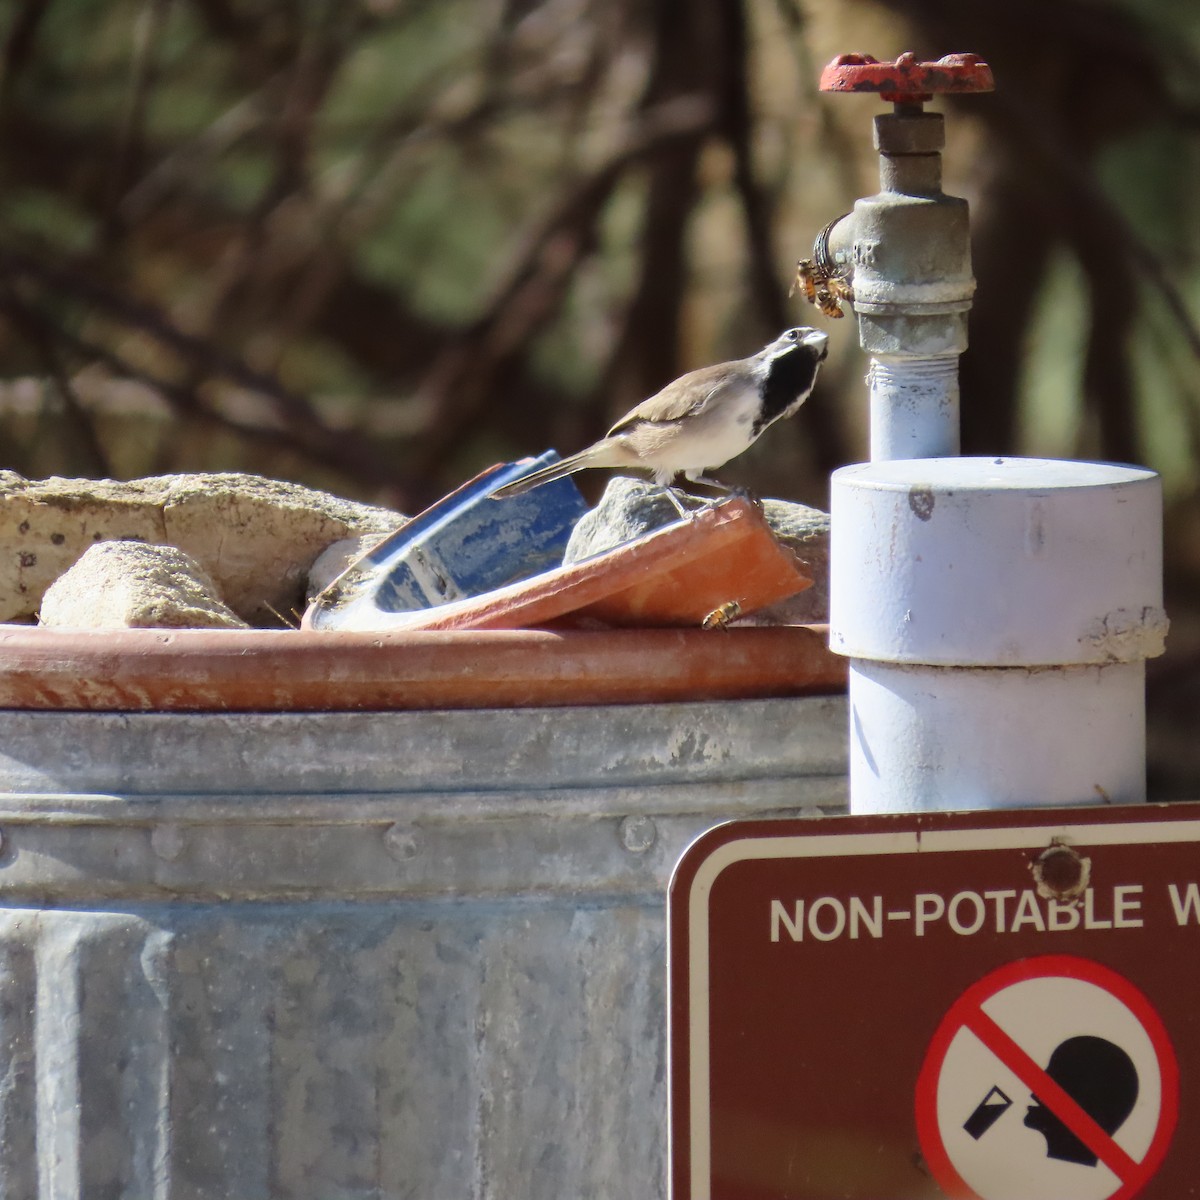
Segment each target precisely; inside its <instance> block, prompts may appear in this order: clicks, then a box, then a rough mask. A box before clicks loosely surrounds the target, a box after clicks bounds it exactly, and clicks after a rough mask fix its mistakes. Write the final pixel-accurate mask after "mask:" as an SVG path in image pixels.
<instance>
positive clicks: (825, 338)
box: [804, 329, 829, 362]
mask: <svg viewBox="0 0 1200 1200" xmlns="http://www.w3.org/2000/svg"><path fill="white" fill-rule="evenodd" d="M804 344H805V345H806V346H811V347H812V348H813V349H814V350H815V351H816V352H817V357H818V359H819V360H820V361H821V362H824V361H825V358H826V356H827V355H828V354H829V334H827V333H822V332H821V330H819V329H812V330H809V332H808V333H806V334H805V335H804Z"/></svg>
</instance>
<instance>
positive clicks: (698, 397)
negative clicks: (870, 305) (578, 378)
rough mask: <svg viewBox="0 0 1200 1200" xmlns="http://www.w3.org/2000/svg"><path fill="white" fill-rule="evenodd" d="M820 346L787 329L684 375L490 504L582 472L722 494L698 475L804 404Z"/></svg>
mask: <svg viewBox="0 0 1200 1200" xmlns="http://www.w3.org/2000/svg"><path fill="white" fill-rule="evenodd" d="M828 343H829V338H828V336H827V335H826V334H824V333H822V332H821V331H820V330H818V329H809V328H800V329H789V330H788V331H787V332H786V333H783V334H780V336H779V337H777V338H776V339H775V340H774V341H773V342H772V343H771V344H770V345H769V346H767V347H765V348H764V349H762V350H760V351H759V352H758V353H757V354H752V355H751V356H750V357H749V358H739V359H736V360H735V361H733V362H724V363H717V364H716V365H715V366H712V367H701V368H700V369H699V370H698V371H689V372H688V374H686V375H681V376H680V377H679V378H678V379H676V380H675V381H674V382H673V383H669V384H667V386H666V387H665V388H663V389H662V391H661V392H657V393H655V395H653V396H651V397H650V398H649V399H648V400H643V401H642V402H641V404H639V405H638V406H637V407H636V408H634V409H632V410H631V411H630V412H628V413H626V414H625V416H623V417H622V418H621V419H620V420H619V421H618V422H617V423H616V424H615V425H614V426H613V427H612V428H611V429H610V430H609V431H608V433H606V434H605V435H604V437H602V438H601V439H600V440H599V441H598V442H594V443H593V444H592V445H590V446H588V447H587V449H586V450H580V451H579V453H578V454H572V455H571V456H570V457H568V458H564V459H563V460H562V461H561V462H556V463H553V464H552V465H550V466H548V467H543V468H542V469H541V470H540V471H534V472H533V474H532V475H526V476H525V477H524V478H523V479H518V480H516V481H515V482H513V483H508V484H505V485H504V487H501V488H497V489H496V490H495V491H494V492H493V493H492V497H493V498H494V499H504V498H506V497H508V496H519V495H520V494H521V493H522V492H527V491H529V489H530V488H535V487H537V486H538V485H539V484H542V483H549V482H550V481H551V480H552V479H561V478H562V477H563V476H564V475H573V474H574V473H575V472H576V471H582V470H583V469H584V468H585V467H641V468H643V469H644V470H647V471H652V472H653V473H654V480H655V482H656V483H659V484H662V485H664V486H666V485H669V484H670V482H671V480H673V479H674V478H675V476H676V475H678V474H680V473H681V472H682V474H683V475H684V476H685V477H686V478H687V479H689V480H692V481H693V482H697V483H707V484H711V485H715V486H717V487H724V486H725V485H724V484H721V483H719V482H718V481H717V480H715V479H707V478H705V476H704V472H705V471H706V470H711V469H715V468H716V467H719V466H721V465H722V464H723V463H727V462H728V461H729V460H730V459H731V458H736V457H737V456H738V455H739V454H741V453H742V451H743V450H747V449H749V447H750V446H751V445H752V444H753V443H754V442H755V440H756V439H757V438H758V436H759V434H761V433H762V431H763V430H764V429H766V427H767V426H768V425H772V424H774V422H776V421H778V420H780V419H782V418H783V417H790V416H791V415H792V414H793V413H794V412H795V411H796V410H797V409H798V408H799V407H800V405H801V404H803V403H804V401H805V400H807V399H808V396H809V393H810V392H811V391H812V389H813V384H814V383H815V382H816V380H817V370H818V368H819V367H820V365H821V363H823V362H824V361H825V356H826V354H827V353H828Z"/></svg>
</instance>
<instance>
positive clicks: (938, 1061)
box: [916, 954, 1179, 1200]
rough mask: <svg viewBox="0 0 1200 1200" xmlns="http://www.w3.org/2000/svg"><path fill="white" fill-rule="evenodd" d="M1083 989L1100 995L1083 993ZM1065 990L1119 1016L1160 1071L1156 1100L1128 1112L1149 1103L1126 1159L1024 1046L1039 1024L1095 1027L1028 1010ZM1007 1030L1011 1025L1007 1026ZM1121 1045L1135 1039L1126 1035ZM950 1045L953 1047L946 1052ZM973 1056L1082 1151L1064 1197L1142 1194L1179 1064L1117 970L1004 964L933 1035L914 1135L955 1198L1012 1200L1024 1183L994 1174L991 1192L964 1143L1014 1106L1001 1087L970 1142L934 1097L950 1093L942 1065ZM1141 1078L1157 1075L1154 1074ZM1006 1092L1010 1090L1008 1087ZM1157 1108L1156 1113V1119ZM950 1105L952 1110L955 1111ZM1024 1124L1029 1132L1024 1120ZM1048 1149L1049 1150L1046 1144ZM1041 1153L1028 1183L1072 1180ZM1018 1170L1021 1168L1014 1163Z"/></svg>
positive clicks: (1175, 1101) (1159, 1157) (1085, 963)
mask: <svg viewBox="0 0 1200 1200" xmlns="http://www.w3.org/2000/svg"><path fill="white" fill-rule="evenodd" d="M1072 981H1074V982H1072ZM1080 985H1083V986H1082V987H1080ZM1088 986H1090V987H1092V988H1095V989H1099V991H1098V992H1093V993H1089V992H1088V991H1087V988H1088ZM1063 987H1066V988H1067V989H1070V988H1072V987H1073V988H1075V992H1076V993H1077V994H1081V995H1083V996H1084V997H1085V998H1086V997H1087V996H1088V995H1092V996H1094V997H1095V998H1096V999H1097V1001H1099V1003H1100V1006H1101V1007H1102V1008H1105V1009H1107V1010H1108V1012H1109V1014H1110V1018H1109V1019H1110V1020H1111V1014H1117V1017H1118V1025H1120V1024H1122V1023H1123V1024H1124V1026H1125V1027H1126V1029H1127V1030H1132V1031H1135V1037H1134V1038H1133V1039H1132V1040H1136V1041H1137V1042H1138V1043H1139V1044H1141V1045H1142V1046H1143V1047H1144V1048H1143V1051H1142V1057H1143V1059H1144V1060H1146V1061H1147V1062H1149V1063H1150V1065H1151V1066H1152V1067H1153V1066H1155V1065H1156V1068H1157V1076H1158V1079H1157V1088H1155V1089H1154V1091H1155V1092H1156V1094H1154V1095H1151V1096H1149V1097H1147V1096H1146V1095H1145V1089H1143V1092H1142V1094H1140V1095H1139V1097H1138V1100H1137V1105H1136V1106H1135V1108H1134V1111H1135V1112H1136V1111H1137V1107H1139V1106H1146V1105H1148V1106H1150V1107H1149V1114H1150V1119H1151V1120H1152V1122H1153V1123H1152V1126H1150V1127H1148V1128H1147V1129H1146V1131H1145V1133H1146V1137H1145V1138H1144V1139H1143V1140H1144V1141H1145V1143H1146V1144H1145V1145H1144V1146H1142V1147H1140V1148H1135V1150H1134V1152H1132V1153H1131V1152H1130V1150H1128V1149H1126V1148H1124V1147H1123V1146H1121V1145H1120V1144H1119V1143H1118V1142H1117V1141H1116V1139H1115V1138H1114V1136H1113V1133H1110V1132H1107V1131H1106V1130H1105V1129H1104V1128H1102V1127H1101V1125H1100V1124H1099V1123H1097V1121H1096V1120H1095V1119H1094V1118H1093V1116H1092V1115H1091V1114H1090V1113H1089V1112H1087V1111H1086V1110H1085V1109H1084V1108H1083V1107H1082V1106H1081V1105H1080V1104H1079V1103H1078V1102H1077V1100H1076V1099H1075V1098H1074V1097H1073V1096H1072V1095H1070V1094H1068V1092H1067V1091H1066V1090H1065V1089H1064V1088H1063V1087H1062V1086H1061V1085H1060V1083H1059V1082H1058V1081H1057V1080H1055V1079H1054V1078H1053V1076H1052V1075H1051V1074H1050V1073H1049V1072H1048V1071H1047V1064H1046V1063H1045V1062H1044V1061H1043V1062H1039V1061H1038V1060H1037V1059H1038V1058H1043V1059H1044V1057H1045V1051H1044V1048H1043V1049H1042V1050H1041V1052H1039V1053H1037V1057H1035V1056H1034V1055H1033V1054H1031V1053H1030V1050H1029V1049H1028V1048H1027V1047H1026V1046H1023V1045H1022V1041H1023V1040H1024V1041H1026V1042H1029V1040H1030V1039H1029V1036H1028V1032H1025V1033H1023V1032H1022V1029H1025V1030H1026V1031H1028V1030H1029V1029H1032V1028H1035V1027H1038V1028H1040V1027H1043V1026H1047V1025H1048V1026H1050V1027H1053V1026H1055V1025H1056V1024H1057V1025H1058V1027H1059V1028H1060V1030H1061V1034H1062V1035H1069V1034H1071V1033H1072V1032H1073V1028H1072V1027H1073V1025H1074V1026H1075V1029H1074V1031H1075V1032H1086V1031H1087V1030H1089V1029H1091V1028H1092V1024H1094V1022H1092V1023H1089V1019H1088V1017H1087V1016H1086V1014H1084V1015H1081V1014H1080V1012H1079V1011H1078V1009H1076V1008H1066V1009H1065V1010H1064V1008H1063V1007H1062V1006H1053V1007H1050V1006H1046V1005H1045V1004H1043V1003H1040V1002H1039V1003H1037V1004H1035V1005H1032V1006H1031V1005H1030V1003H1029V1002H1030V1001H1031V1000H1033V999H1035V998H1036V994H1037V991H1038V990H1039V989H1040V990H1041V991H1042V992H1044V991H1045V990H1046V989H1047V988H1049V989H1055V988H1059V989H1061V988H1063ZM1043 998H1044V997H1043ZM1022 1005H1025V1007H1027V1008H1029V1009H1030V1011H1029V1013H1028V1014H1027V1015H1028V1017H1029V1018H1030V1023H1026V1022H1025V1021H1024V1019H1023V1018H1022V1013H1021V1007H1022ZM1006 1007H1007V1010H1008V1011H1009V1013H1010V1014H1012V1015H1010V1017H1009V1018H1004V1017H1003V1016H1002V1019H1001V1020H999V1021H998V1020H997V1019H996V1015H994V1014H996V1013H997V1012H998V1010H1000V1011H1001V1012H1002V1010H1004V1009H1005V1008H1006ZM1085 1007H1086V1001H1085ZM989 1008H990V1009H991V1010H992V1012H991V1013H989V1011H988V1009H989ZM1101 1024H1103V1022H1101ZM1005 1025H1008V1026H1009V1028H1008V1029H1006V1028H1005V1027H1004V1026H1005ZM1014 1035H1015V1036H1014ZM1125 1040H1126V1041H1129V1040H1131V1039H1130V1037H1129V1036H1128V1034H1127V1035H1126V1038H1125ZM952 1047H955V1049H953V1050H952ZM1119 1053H1123V1051H1119ZM956 1056H957V1057H956ZM971 1056H974V1060H975V1061H976V1062H977V1063H978V1062H981V1061H989V1062H991V1063H992V1064H994V1065H995V1067H996V1069H997V1071H998V1072H1001V1071H1002V1072H1003V1073H1004V1077H1005V1078H1006V1079H1010V1080H1011V1079H1012V1078H1013V1077H1015V1079H1016V1080H1017V1081H1019V1084H1020V1085H1021V1087H1023V1088H1025V1089H1028V1091H1029V1093H1031V1099H1032V1100H1033V1101H1034V1104H1033V1105H1031V1107H1030V1112H1032V1111H1033V1108H1034V1107H1038V1108H1039V1109H1040V1112H1041V1113H1044V1114H1045V1120H1048V1121H1053V1122H1054V1123H1055V1125H1056V1127H1057V1128H1061V1129H1062V1131H1063V1133H1062V1136H1063V1137H1067V1138H1070V1139H1071V1144H1072V1145H1073V1146H1076V1147H1078V1149H1079V1151H1080V1152H1081V1154H1080V1157H1077V1158H1076V1159H1075V1160H1074V1161H1075V1162H1076V1163H1078V1162H1080V1161H1081V1160H1083V1161H1084V1165H1083V1166H1076V1167H1075V1168H1074V1178H1075V1179H1077V1180H1079V1190H1078V1191H1076V1192H1073V1193H1070V1194H1069V1195H1070V1200H1074V1196H1076V1195H1077V1196H1079V1197H1081V1198H1086V1200H1131V1198H1132V1197H1134V1196H1136V1195H1137V1194H1138V1193H1139V1192H1141V1191H1142V1189H1143V1188H1144V1187H1145V1185H1146V1184H1147V1183H1148V1182H1149V1181H1150V1179H1151V1178H1152V1177H1153V1176H1154V1174H1155V1172H1156V1171H1157V1170H1158V1168H1159V1167H1160V1166H1161V1165H1162V1161H1163V1159H1164V1157H1165V1156H1166V1153H1167V1149H1168V1147H1169V1145H1170V1142H1171V1136H1172V1134H1173V1133H1174V1131H1175V1125H1176V1121H1177V1119H1178V1115H1179V1066H1178V1063H1177V1061H1176V1058H1175V1052H1174V1049H1173V1048H1172V1046H1171V1040H1170V1037H1169V1036H1168V1034H1167V1030H1166V1027H1165V1026H1164V1025H1163V1022H1162V1019H1161V1018H1160V1017H1159V1015H1158V1013H1157V1012H1156V1011H1155V1009H1154V1007H1153V1006H1152V1005H1151V1003H1150V1001H1149V1000H1148V999H1147V998H1146V997H1145V996H1144V995H1143V994H1142V993H1141V992H1140V991H1139V990H1138V989H1137V988H1136V987H1134V985H1133V984H1132V983H1130V982H1129V980H1127V979H1126V978H1125V977H1124V976H1122V975H1119V974H1117V972H1115V971H1113V970H1110V969H1109V968H1108V967H1104V966H1102V965H1101V964H1099V963H1097V962H1093V961H1092V960H1090V959H1085V958H1078V957H1075V956H1072V955H1064V954H1054V955H1044V956H1039V957H1035V958H1028V959H1021V960H1020V961H1018V962H1014V963H1008V964H1006V965H1005V966H1003V967H1000V968H999V969H997V970H995V971H992V972H991V973H989V974H988V975H986V976H984V977H983V978H982V979H980V980H979V981H978V982H977V983H975V984H973V985H972V986H971V987H969V988H968V989H967V990H966V991H965V992H964V993H963V994H962V996H960V997H959V999H958V1000H956V1001H955V1002H954V1004H953V1005H952V1006H951V1008H950V1010H949V1011H948V1012H947V1013H946V1015H945V1016H944V1017H943V1018H942V1021H941V1024H940V1025H939V1026H938V1028H937V1031H936V1032H935V1033H934V1035H933V1039H932V1041H931V1042H930V1045H929V1049H928V1050H927V1052H926V1055H925V1061H924V1064H923V1065H922V1067H921V1072H920V1075H919V1076H918V1079H917V1087H916V1119H917V1133H918V1136H919V1137H920V1141H921V1149H922V1152H923V1153H924V1156H925V1161H926V1163H927V1164H928V1166H929V1169H930V1171H931V1172H932V1174H933V1176H934V1178H935V1179H936V1180H937V1182H938V1184H939V1185H940V1186H941V1187H942V1189H943V1191H945V1193H946V1195H947V1196H949V1197H950V1198H951V1200H1018V1196H1017V1194H1016V1193H1015V1192H1013V1191H1012V1190H1011V1189H1012V1188H1013V1187H1014V1186H1020V1185H1014V1184H1013V1183H1012V1182H1011V1179H1009V1180H1007V1181H1001V1180H999V1179H998V1176H999V1174H1000V1173H1002V1171H997V1172H996V1176H994V1177H996V1178H997V1182H996V1183H995V1184H994V1185H992V1184H991V1183H990V1182H989V1179H990V1178H992V1177H987V1171H986V1169H984V1170H981V1169H980V1168H979V1166H978V1164H977V1163H975V1161H974V1155H975V1151H974V1147H973V1144H972V1142H971V1140H970V1139H972V1138H974V1139H976V1140H975V1144H976V1145H978V1144H980V1143H981V1142H982V1140H983V1138H984V1137H985V1136H986V1130H987V1129H989V1128H990V1127H991V1126H992V1125H993V1123H995V1122H998V1120H999V1117H1000V1116H1002V1115H1003V1114H1004V1112H1005V1109H1006V1106H1007V1107H1011V1106H1012V1104H1013V1100H1012V1099H1010V1098H1009V1097H1008V1096H1007V1094H1006V1093H1005V1092H1003V1091H1002V1090H1001V1089H999V1088H998V1087H994V1088H993V1089H992V1092H996V1093H998V1095H999V1096H1000V1097H1002V1100H1001V1101H998V1102H997V1101H994V1102H993V1105H992V1109H991V1111H990V1114H989V1112H988V1111H987V1110H986V1108H985V1105H986V1103H987V1101H988V1096H987V1095H985V1097H984V1100H983V1101H981V1102H980V1106H979V1108H978V1109H976V1111H975V1113H973V1114H971V1115H970V1116H969V1117H968V1121H967V1122H966V1124H964V1125H963V1126H962V1127H961V1128H962V1129H967V1130H968V1136H967V1137H964V1136H963V1135H962V1133H961V1132H960V1128H959V1125H958V1121H959V1120H960V1119H961V1114H957V1115H955V1116H953V1117H950V1118H948V1117H947V1114H946V1111H945V1108H946V1106H945V1105H944V1104H943V1109H942V1111H939V1103H940V1100H939V1096H940V1093H941V1092H942V1091H943V1090H944V1088H945V1086H946V1081H945V1080H944V1079H943V1075H944V1073H945V1072H946V1069H947V1064H948V1059H954V1060H955V1063H956V1064H957V1063H961V1062H963V1061H966V1059H968V1058H970V1057H971ZM1126 1057H1127V1056H1126ZM957 1069H959V1068H958V1067H957V1066H956V1065H955V1066H952V1068H951V1070H952V1071H953V1070H957ZM1145 1073H1147V1074H1153V1072H1152V1071H1151V1072H1145ZM1009 1086H1010V1089H1011V1087H1012V1085H1011V1084H1010V1085H1009ZM943 1101H944V1097H943ZM1005 1102H1007V1104H1005ZM1155 1105H1157V1114H1156V1115H1154V1113H1153V1107H1154V1106H1155ZM948 1107H949V1108H950V1109H951V1110H952V1109H953V1107H954V1106H953V1105H949V1106H948ZM968 1107H969V1106H968ZM1142 1116H1143V1117H1145V1116H1146V1113H1145V1112H1143V1113H1142ZM976 1118H981V1120H979V1121H977V1122H976V1125H975V1127H974V1129H971V1128H970V1126H971V1122H972V1121H975V1120H976ZM1014 1121H1015V1117H1014V1118H1010V1119H1009V1122H1008V1126H1009V1128H1010V1129H1011V1128H1014V1125H1013V1122H1014ZM1021 1124H1024V1125H1029V1124H1030V1122H1029V1119H1028V1118H1027V1120H1026V1121H1025V1122H1023V1123H1021ZM1043 1124H1044V1122H1043ZM1030 1128H1033V1126H1030ZM1068 1131H1069V1132H1068ZM1114 1132H1118V1131H1114ZM1025 1136H1027V1135H1025ZM1042 1136H1043V1137H1046V1136H1047V1135H1045V1134H1043V1135H1042ZM1047 1144H1048V1145H1049V1142H1047ZM1085 1148H1086V1149H1085ZM1047 1155H1048V1157H1047V1160H1046V1162H1047V1165H1046V1166H1045V1167H1043V1166H1042V1165H1041V1164H1042V1160H1041V1159H1040V1156H1039V1157H1038V1159H1037V1161H1034V1160H1033V1159H1030V1160H1029V1161H1028V1164H1027V1169H1028V1171H1029V1172H1030V1176H1031V1178H1033V1179H1038V1177H1039V1172H1041V1173H1042V1174H1043V1175H1045V1174H1046V1173H1047V1172H1049V1171H1058V1172H1059V1173H1060V1174H1059V1175H1057V1176H1054V1178H1055V1179H1058V1178H1060V1177H1067V1178H1069V1177H1070V1176H1071V1175H1072V1170H1071V1167H1070V1164H1068V1167H1067V1169H1066V1171H1065V1175H1064V1174H1063V1171H1064V1168H1063V1166H1062V1164H1061V1163H1058V1164H1051V1163H1050V1161H1049V1160H1050V1159H1051V1158H1054V1157H1057V1156H1055V1155H1051V1154H1050V1153H1049V1151H1047ZM1006 1157H1007V1158H1011V1157H1012V1155H1011V1152H1006ZM1088 1159H1090V1160H1091V1164H1090V1165H1095V1164H1102V1165H1103V1166H1104V1167H1106V1168H1107V1169H1108V1172H1111V1174H1103V1175H1101V1174H1099V1173H1097V1172H1096V1171H1095V1170H1092V1171H1089V1170H1088V1165H1089V1164H1088V1163H1087V1162H1086V1160H1088ZM1014 1169H1017V1170H1020V1169H1025V1168H1021V1167H1020V1166H1019V1165H1018V1167H1017V1168H1014ZM1003 1173H1007V1167H1005V1168H1003ZM964 1174H965V1175H967V1176H970V1177H971V1182H968V1180H967V1178H964ZM1047 1177H1048V1176H1047ZM1114 1177H1115V1179H1116V1183H1115V1184H1111V1185H1110V1184H1108V1183H1105V1182H1104V1181H1105V1180H1107V1181H1111V1180H1112V1179H1113V1178H1114ZM1026 1186H1028V1185H1026ZM1055 1186H1058V1185H1055ZM1068 1186H1070V1185H1068ZM1097 1188H1104V1189H1105V1190H1097ZM1055 1194H1058V1195H1062V1196H1063V1197H1064V1200H1068V1193H1065V1192H1062V1191H1061V1190H1060V1191H1057V1192H1056V1193H1055Z"/></svg>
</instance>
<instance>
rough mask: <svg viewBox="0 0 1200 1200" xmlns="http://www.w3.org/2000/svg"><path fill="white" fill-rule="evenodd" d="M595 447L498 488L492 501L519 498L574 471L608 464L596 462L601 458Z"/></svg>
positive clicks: (493, 494) (572, 473) (492, 496)
mask: <svg viewBox="0 0 1200 1200" xmlns="http://www.w3.org/2000/svg"><path fill="white" fill-rule="evenodd" d="M596 449H597V447H595V446H589V447H588V448H587V449H586V450H580V451H579V453H578V454H572V455H570V456H569V457H567V458H562V459H559V461H558V462H556V463H551V464H550V465H549V466H548V467H543V468H542V469H541V470H540V471H534V472H533V474H532V475H523V476H522V477H521V478H520V479H515V480H513V482H512V483H506V484H505V485H504V486H503V487H498V488H497V489H496V490H495V491H494V492H493V493H492V495H491V498H492V499H493V500H507V499H508V498H509V497H510V496H520V495H521V494H522V493H523V492H528V491H530V490H532V489H533V488H535V487H541V485H542V484H543V483H550V482H552V481H553V480H555V479H562V478H564V477H565V476H567V475H574V474H575V472H576V471H582V470H583V469H584V468H585V467H603V466H608V465H610V464H608V463H605V462H603V461H597V459H600V458H601V457H602V456H600V455H598V454H597V453H596Z"/></svg>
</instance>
